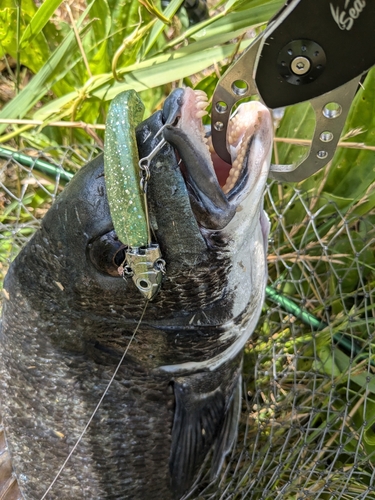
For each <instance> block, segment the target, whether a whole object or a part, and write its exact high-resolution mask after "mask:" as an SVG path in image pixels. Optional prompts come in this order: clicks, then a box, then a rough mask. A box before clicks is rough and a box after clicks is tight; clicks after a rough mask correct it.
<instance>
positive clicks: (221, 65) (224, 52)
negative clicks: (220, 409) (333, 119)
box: [0, 0, 375, 500]
mask: <svg viewBox="0 0 375 500" xmlns="http://www.w3.org/2000/svg"><path fill="white" fill-rule="evenodd" d="M182 3H183V0H172V1H171V2H170V3H169V4H168V5H167V6H166V8H165V10H164V11H163V15H164V16H165V18H166V19H162V16H160V13H161V10H162V9H161V6H160V5H159V4H156V5H154V4H153V3H152V2H151V1H150V0H120V1H118V0H93V1H92V2H86V1H84V0H80V1H67V0H66V1H62V0H45V1H44V2H39V1H37V0H22V1H21V0H1V5H0V57H1V59H0V70H1V75H0V155H1V157H2V158H3V160H1V159H0V184H1V188H2V189H1V191H0V277H2V276H3V275H4V273H5V271H6V268H7V266H8V265H9V262H10V260H11V259H12V258H13V257H14V256H15V255H16V253H17V252H18V251H19V249H20V248H21V246H22V245H23V244H24V242H25V241H27V239H28V238H29V237H30V235H31V234H32V233H33V232H34V231H35V229H36V227H37V226H38V224H39V220H40V218H41V217H42V216H43V214H44V213H45V211H46V210H47V209H48V207H49V205H50V203H51V202H52V201H53V199H54V197H55V196H56V194H58V192H59V191H60V190H61V189H63V186H64V183H65V182H66V181H67V180H68V179H69V178H70V177H71V175H72V174H74V172H75V171H76V170H77V169H78V168H80V166H82V164H84V163H85V162H86V161H87V160H88V159H89V158H90V157H91V156H92V155H95V154H96V153H97V152H98V151H99V150H100V149H101V148H102V146H103V137H104V124H105V118H106V113H107V110H108V105H109V102H110V101H111V99H112V98H113V97H114V96H115V95H116V94H117V93H119V92H121V91H123V90H126V89H130V88H133V89H135V90H136V91H138V92H139V93H140V95H141V98H142V100H143V102H144V104H145V106H146V115H149V114H151V113H152V112H154V111H155V110H156V109H158V108H159V107H160V106H161V105H162V103H163V100H164V99H165V97H166V96H167V95H168V94H169V93H170V91H171V90H172V88H174V87H176V86H181V85H189V86H192V87H194V88H198V89H202V90H205V91H206V92H207V94H208V95H209V97H210V96H211V95H212V92H213V90H214V88H215V86H216V83H217V80H218V78H219V76H220V74H223V72H224V70H225V68H226V67H227V66H228V65H229V64H230V62H231V61H232V60H234V59H235V58H236V57H237V55H238V54H239V53H241V52H242V51H243V50H244V49H245V48H246V47H247V46H248V45H249V44H250V43H251V41H252V39H253V38H254V36H255V35H256V34H257V33H259V32H260V30H262V29H264V27H265V23H266V22H267V21H268V20H269V19H270V18H271V17H272V15H273V14H274V13H276V12H277V10H278V9H279V8H280V7H281V6H282V5H283V3H284V2H283V1H282V0H229V1H223V0H219V1H216V0H211V2H210V4H209V18H208V19H205V20H202V21H201V22H199V23H198V24H195V25H190V26H189V20H188V17H187V14H186V10H185V9H184V8H183V7H181V6H182ZM158 15H159V17H158ZM343 64H344V61H343ZM374 80H375V72H374V70H371V71H370V72H369V74H368V76H367V78H366V80H365V81H364V84H363V87H362V88H361V89H360V90H359V92H358V93H357V95H356V97H355V99H354V102H353V106H352V109H351V112H350V115H349V117H348V120H347V123H346V127H345V130H344V132H343V137H342V141H341V143H340V144H341V146H340V147H339V148H338V150H337V153H336V155H335V158H334V159H333V161H332V162H331V164H330V165H329V166H328V167H327V168H325V169H324V170H322V171H320V172H318V173H317V174H316V175H314V176H312V177H311V178H309V179H307V180H306V181H304V182H302V183H300V184H299V185H289V184H285V183H276V182H270V184H269V186H268V188H267V192H266V208H267V211H268V213H269V215H270V219H271V229H272V231H271V239H270V254H269V273H270V286H272V287H273V288H272V290H273V291H276V292H277V293H278V294H281V298H280V295H278V298H277V297H276V299H275V297H273V300H270V295H269V296H268V300H267V301H266V304H265V307H264V315H263V317H262V318H261V321H260V324H259V328H258V331H257V332H256V336H255V337H254V340H253V342H252V343H251V344H249V346H248V348H247V351H246V363H245V379H246V380H245V382H246V391H245V395H246V401H244V411H243V419H242V420H243V421H242V424H243V425H242V428H241V432H240V438H239V444H238V446H237V449H236V450H235V452H234V454H233V457H232V459H231V460H230V461H229V462H228V464H227V467H226V471H225V474H224V475H223V477H222V479H221V482H220V485H219V490H218V489H217V487H216V489H215V493H212V492H211V490H210V489H209V488H208V489H207V490H206V492H204V493H201V494H202V498H203V497H204V498H219V497H220V498H259V499H260V498H262V499H268V498H269V499H272V500H274V499H278V498H280V499H281V498H282V499H288V500H289V499H297V498H298V499H299V498H301V499H302V498H323V499H329V498H344V499H346V498H353V499H354V498H375V494H374V491H373V489H372V484H373V482H374V470H375V469H374V466H373V463H374V452H375V412H374V410H375V379H374V377H373V371H374V368H373V366H374V363H375V359H374V355H373V349H374V346H375V344H374V336H373V323H374V303H373V290H374V285H375V281H374V279H375V275H374V271H375V258H374V235H375V226H374V222H375V212H374V205H375V192H374V189H373V186H374V181H375V169H374V166H375V137H374V135H375V128H374V121H375V99H374V89H375V85H374V83H375V81H374ZM313 129H314V113H313V111H312V109H311V107H310V106H309V104H308V103H302V104H299V105H296V106H293V107H290V108H288V109H286V110H285V112H282V113H278V114H277V116H276V115H275V134H276V139H275V147H274V160H275V162H277V163H280V164H285V163H291V162H293V161H294V160H295V159H296V158H298V157H299V156H300V155H301V154H302V153H303V152H304V151H302V150H301V144H302V145H306V144H307V145H308V143H309V142H308V141H309V139H310V138H311V137H312V132H313ZM4 148H5V149H4ZM9 150H13V151H15V150H18V151H22V152H24V153H27V154H28V155H29V156H31V160H30V161H29V164H28V165H25V164H24V162H23V161H16V160H15V158H13V159H11V158H10V156H12V153H9ZM40 160H43V161H44V162H46V161H48V163H49V164H53V165H55V166H56V171H53V170H52V171H49V172H46V171H45V170H44V172H40V171H39V170H38V168H37V165H38V161H40ZM285 298H286V299H287V300H289V302H285V301H284V303H283V304H281V305H280V302H282V301H283V299H285ZM275 300H276V302H277V303H275ZM293 307H294V309H293ZM286 443H288V446H286Z"/></svg>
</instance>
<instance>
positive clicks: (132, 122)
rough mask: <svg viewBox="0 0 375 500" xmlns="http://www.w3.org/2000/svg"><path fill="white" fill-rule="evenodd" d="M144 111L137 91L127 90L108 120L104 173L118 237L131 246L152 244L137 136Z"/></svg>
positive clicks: (111, 110)
mask: <svg viewBox="0 0 375 500" xmlns="http://www.w3.org/2000/svg"><path fill="white" fill-rule="evenodd" d="M143 113H144V106H143V103H142V101H141V99H140V98H139V96H138V94H137V92H136V91H135V90H127V91H126V92H122V93H121V94H118V95H117V96H116V97H115V98H114V99H113V101H112V102H111V105H110V107H109V111H108V116H107V121H106V132H105V144H104V172H105V182H106V186H107V197H108V202H109V208H110V212H111V217H112V220H113V225H114V228H115V231H116V233H117V236H118V237H119V239H120V240H121V241H122V242H123V243H124V244H125V245H127V246H128V247H130V248H134V247H144V246H146V245H147V244H148V243H149V241H148V224H147V217H146V207H145V206H144V203H143V198H144V197H143V193H142V192H141V186H140V180H141V178H140V169H139V165H138V164H139V157H138V148H137V141H136V138H135V127H136V126H137V125H138V124H139V123H140V122H141V121H142V118H143Z"/></svg>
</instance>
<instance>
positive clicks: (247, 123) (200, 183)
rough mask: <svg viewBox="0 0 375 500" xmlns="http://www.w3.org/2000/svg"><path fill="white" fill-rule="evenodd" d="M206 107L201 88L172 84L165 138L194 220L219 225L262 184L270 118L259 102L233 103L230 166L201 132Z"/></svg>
mask: <svg viewBox="0 0 375 500" xmlns="http://www.w3.org/2000/svg"><path fill="white" fill-rule="evenodd" d="M207 106H208V100H207V95H206V94H205V92H203V91H201V90H196V91H193V90H192V89H190V88H186V89H176V90H175V91H174V92H173V93H172V94H171V95H170V96H169V97H168V99H167V100H166V102H165V104H164V108H163V116H164V120H165V123H166V125H165V127H164V137H165V139H166V140H167V141H168V142H169V143H170V144H172V145H173V146H174V147H175V148H176V150H177V152H178V155H179V157H180V158H181V160H182V165H181V170H182V172H183V173H184V176H185V179H186V185H187V188H188V192H189V197H190V201H191V205H192V209H193V211H194V213H195V216H196V218H197V220H198V222H199V223H200V225H202V226H203V227H206V228H208V229H216V230H217V229H222V228H224V227H225V226H226V225H227V224H228V223H229V221H230V220H231V219H232V218H233V216H234V214H235V212H236V210H237V209H238V207H239V205H240V204H241V202H242V201H243V200H244V198H245V197H246V196H247V195H248V194H249V193H250V192H254V190H255V191H262V190H263V189H264V185H265V180H266V178H267V176H268V170H269V162H270V155H271V151H272V120H271V116H270V112H269V110H268V109H267V108H266V107H265V106H264V105H263V104H261V103H260V102H257V101H251V102H247V103H243V104H241V105H240V106H239V107H238V108H237V110H236V112H235V114H234V115H233V116H232V118H231V120H230V122H229V126H228V134H227V146H228V151H229V152H230V155H231V159H232V164H231V165H229V164H227V163H225V162H224V161H223V160H221V158H219V156H218V155H217V154H216V153H215V151H214V149H213V146H212V141H211V138H210V137H207V136H206V134H205V129H204V127H203V125H202V117H203V116H204V115H206V114H207V111H205V109H206V107H207ZM257 198H259V193H256V194H255V199H257ZM253 201H254V200H253Z"/></svg>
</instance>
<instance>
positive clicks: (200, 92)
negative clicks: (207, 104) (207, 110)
mask: <svg viewBox="0 0 375 500" xmlns="http://www.w3.org/2000/svg"><path fill="white" fill-rule="evenodd" d="M194 92H195V94H196V95H197V96H201V97H204V98H205V99H207V94H206V92H205V91H204V90H200V89H196V90H194Z"/></svg>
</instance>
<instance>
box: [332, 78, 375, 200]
mask: <svg viewBox="0 0 375 500" xmlns="http://www.w3.org/2000/svg"><path fill="white" fill-rule="evenodd" d="M359 128H365V131H364V132H363V133H362V134H360V135H357V136H355V137H353V138H351V139H349V140H348V142H360V143H364V144H370V145H374V144H375V69H372V70H371V71H370V72H369V74H368V75H367V78H366V80H365V82H364V84H363V88H361V89H360V90H359V91H358V93H357V95H356V96H355V98H354V101H353V105H352V107H351V110H350V112H349V116H348V118H347V121H346V124H345V128H344V131H343V134H346V133H347V132H349V131H350V130H354V129H359ZM374 164H375V152H374V151H368V150H364V149H346V148H339V149H338V151H337V153H336V155H335V157H334V159H333V161H332V166H331V168H330V172H329V176H328V179H327V182H326V186H325V190H327V191H329V192H332V193H334V194H335V195H336V196H342V197H352V198H356V199H360V198H361V197H362V196H363V195H364V193H366V191H367V189H368V187H369V186H370V185H371V184H372V183H373V182H374V181H375V170H374Z"/></svg>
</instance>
